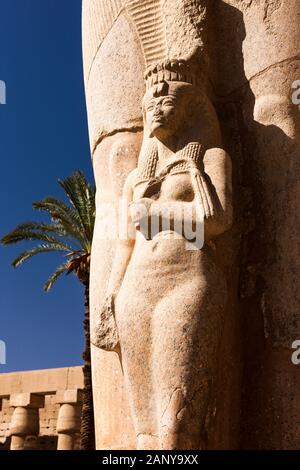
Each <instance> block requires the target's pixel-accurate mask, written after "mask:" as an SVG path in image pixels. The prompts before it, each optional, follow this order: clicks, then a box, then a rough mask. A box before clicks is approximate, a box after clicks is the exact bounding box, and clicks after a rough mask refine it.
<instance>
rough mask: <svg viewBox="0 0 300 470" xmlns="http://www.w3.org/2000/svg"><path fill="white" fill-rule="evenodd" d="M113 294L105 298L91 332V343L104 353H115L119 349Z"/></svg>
mask: <svg viewBox="0 0 300 470" xmlns="http://www.w3.org/2000/svg"><path fill="white" fill-rule="evenodd" d="M114 299H115V296H114V295H113V294H111V295H108V296H106V298H105V300H104V303H103V306H102V308H101V310H100V314H99V315H98V316H97V320H96V325H95V327H94V329H93V330H92V331H91V343H92V344H94V345H95V346H97V347H98V348H101V349H104V350H106V351H116V350H117V349H118V347H119V335H118V330H117V325H116V320H115V311H114V310H115V309H114Z"/></svg>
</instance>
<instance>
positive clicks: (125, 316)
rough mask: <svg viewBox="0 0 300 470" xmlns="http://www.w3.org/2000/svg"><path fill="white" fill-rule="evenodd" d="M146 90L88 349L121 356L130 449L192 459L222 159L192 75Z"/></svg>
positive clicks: (217, 303)
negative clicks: (123, 227)
mask: <svg viewBox="0 0 300 470" xmlns="http://www.w3.org/2000/svg"><path fill="white" fill-rule="evenodd" d="M146 84H147V91H146V94H145V96H144V100H143V116H144V139H143V145H142V148H141V153H140V156H139V161H138V166H137V168H136V169H135V170H133V171H132V172H131V173H130V174H129V176H128V178H127V180H126V183H125V185H124V189H123V197H124V198H125V200H126V204H125V206H126V208H128V210H127V211H126V214H125V215H123V216H124V217H125V218H126V223H127V225H128V234H129V237H128V238H127V239H126V240H124V239H120V240H119V242H118V247H117V249H116V253H115V259H114V263H113V266H112V271H111V276H110V280H109V284H108V288H107V296H106V299H105V302H104V305H103V308H102V312H101V315H100V318H99V325H98V327H97V328H96V330H95V331H94V334H93V338H92V341H93V343H94V344H96V345H97V346H98V347H100V348H103V349H107V350H115V351H117V352H118V354H119V357H120V360H121V364H122V369H123V373H124V381H125V386H126V391H127V394H128V398H129V403H130V407H131V413H132V419H133V423H134V428H135V433H136V436H137V448H138V449H201V448H205V445H206V443H205V435H206V432H205V422H206V419H207V413H208V410H209V404H210V400H211V395H212V386H213V380H214V376H215V369H216V365H217V364H216V362H217V354H218V346H219V343H220V338H221V332H222V326H223V313H224V310H225V303H226V283H225V277H224V274H223V273H222V271H221V269H220V268H219V267H218V264H217V262H216V259H215V258H216V257H215V250H214V243H213V240H214V238H215V237H217V236H218V235H220V234H222V233H223V232H224V231H226V230H227V229H228V228H229V227H230V225H231V201H230V186H231V183H230V181H231V169H230V163H228V162H229V161H230V160H229V157H228V156H227V155H226V153H225V152H224V151H223V150H222V149H221V146H219V147H216V145H215V142H216V141H218V140H219V128H218V123H217V118H216V116H215V112H214V109H213V107H212V105H211V104H210V102H209V100H208V98H207V97H206V94H205V92H204V91H203V88H202V84H201V76H199V74H198V75H197V74H195V73H194V71H193V68H192V66H190V65H189V64H188V63H187V62H185V61H179V60H174V61H166V62H164V63H161V64H159V65H156V66H152V67H151V68H150V69H148V71H147V73H146ZM208 157H209V158H208ZM206 159H207V161H208V167H209V168H211V169H213V173H214V178H212V179H211V178H210V176H209V175H208V173H207V172H206ZM225 186H226V188H229V189H228V190H226V191H225V192H224V188H225ZM225 193H226V194H225ZM224 194H225V196H224ZM125 206H124V207H125ZM141 207H142V209H143V210H141ZM166 209H168V210H167V211H166ZM127 214H128V216H127ZM166 214H167V215H166ZM124 217H123V218H124ZM166 218H167V219H168V220H167V221H166V220H165V219H166ZM154 220H155V221H156V222H157V221H158V223H156V224H155V223H154V224H153V223H152V222H153V221H154ZM166 222H168V224H166ZM203 223H204V240H203V242H202V243H195V240H193V239H192V238H191V237H190V238H187V236H186V234H185V230H184V227H185V225H186V224H189V226H190V227H192V229H193V233H196V234H197V233H201V230H200V231H199V232H198V231H197V230H198V228H199V227H200V229H201V227H203ZM149 227H150V228H149ZM153 227H155V229H154V230H153ZM166 227H167V228H166Z"/></svg>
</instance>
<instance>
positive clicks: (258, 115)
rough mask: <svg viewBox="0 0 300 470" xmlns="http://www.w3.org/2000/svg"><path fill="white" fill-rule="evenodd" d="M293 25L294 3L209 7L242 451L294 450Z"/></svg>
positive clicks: (299, 172)
mask: <svg viewBox="0 0 300 470" xmlns="http://www.w3.org/2000/svg"><path fill="white" fill-rule="evenodd" d="M299 25H300V3H299V1H297V0H258V1H250V0H242V1H240V0H225V1H222V2H221V1H220V2H216V9H215V15H214V28H213V30H214V33H215V34H214V38H213V44H214V48H215V55H214V58H213V65H214V68H215V72H216V73H215V77H214V89H215V90H216V97H217V100H218V102H219V105H218V108H219V109H220V112H221V114H222V116H223V129H224V132H225V133H226V134H227V142H228V145H229V146H231V147H232V148H234V147H235V150H234V151H233V152H231V155H232V156H233V158H234V169H235V179H234V180H235V186H236V188H239V194H240V195H239V197H238V198H237V199H236V201H235V203H236V213H239V214H240V233H241V234H242V249H241V251H240V255H239V256H240V261H239V267H240V269H241V273H240V286H239V296H240V312H241V321H242V336H241V338H242V342H241V346H242V352H243V358H244V375H243V400H242V415H241V446H242V447H243V448H252V449H297V448H299V445H300V441H299V439H300V430H299V398H298V395H299V393H298V391H299V386H300V382H299V379H300V375H299V370H298V368H297V366H295V365H293V364H292V362H291V355H292V352H293V351H292V349H291V345H292V343H293V341H295V340H296V339H299V334H300V315H299V306H300V296H299V293H300V284H299V279H300V276H299V266H300V251H299V240H298V239H299V229H300V216H299V214H300V212H299V207H298V206H299V176H300V167H299V162H300V147H299V138H300V116H299V106H297V105H295V104H293V103H292V93H293V91H294V90H293V89H292V84H293V82H294V81H295V80H298V79H299V77H300V56H299V45H300V26H299Z"/></svg>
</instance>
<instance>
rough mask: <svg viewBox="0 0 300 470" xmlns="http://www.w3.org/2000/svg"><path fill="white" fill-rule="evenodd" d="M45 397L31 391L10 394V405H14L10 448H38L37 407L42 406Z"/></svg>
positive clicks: (38, 425) (38, 426)
mask: <svg viewBox="0 0 300 470" xmlns="http://www.w3.org/2000/svg"><path fill="white" fill-rule="evenodd" d="M44 404H45V399H44V397H43V396H42V395H36V394H33V393H18V394H14V395H11V397H10V406H12V407H14V408H15V409H14V412H13V415H12V419H11V426H10V434H11V447H10V449H11V450H25V449H26V450H30V449H32V450H35V449H37V448H38V435H39V430H40V424H39V408H43V407H44Z"/></svg>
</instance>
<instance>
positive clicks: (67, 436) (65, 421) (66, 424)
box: [55, 390, 82, 450]
mask: <svg viewBox="0 0 300 470" xmlns="http://www.w3.org/2000/svg"><path fill="white" fill-rule="evenodd" d="M55 401H56V403H58V404H59V405H60V408H59V412H58V417H57V425H56V430H57V433H58V443H57V450H73V449H74V438H75V436H76V434H79V433H80V419H81V408H82V390H63V391H59V392H57V393H56V397H55Z"/></svg>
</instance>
